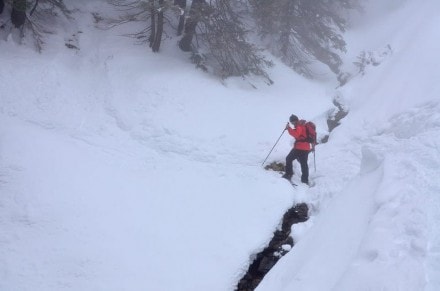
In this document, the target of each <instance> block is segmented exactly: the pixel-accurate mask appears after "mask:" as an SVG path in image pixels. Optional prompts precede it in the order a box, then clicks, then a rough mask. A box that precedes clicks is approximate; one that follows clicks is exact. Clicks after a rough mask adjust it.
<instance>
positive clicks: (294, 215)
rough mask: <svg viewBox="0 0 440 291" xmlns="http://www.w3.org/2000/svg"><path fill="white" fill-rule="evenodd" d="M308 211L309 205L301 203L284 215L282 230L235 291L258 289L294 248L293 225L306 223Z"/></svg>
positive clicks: (261, 253)
mask: <svg viewBox="0 0 440 291" xmlns="http://www.w3.org/2000/svg"><path fill="white" fill-rule="evenodd" d="M308 211H309V209H308V206H307V204H305V203H300V204H297V205H295V206H293V207H292V208H290V209H289V210H288V211H287V212H286V213H285V214H284V216H283V220H282V224H281V229H277V230H276V231H275V232H274V234H273V237H272V239H271V241H270V242H269V245H268V246H267V247H266V248H264V250H263V251H262V252H260V253H258V254H257V255H256V256H255V259H254V261H253V262H252V263H251V265H250V266H249V269H248V270H247V272H246V273H245V274H244V276H243V277H242V278H241V280H240V281H239V282H238V284H237V287H236V289H235V291H251V290H254V289H255V288H257V286H258V284H260V282H261V280H263V278H264V276H265V275H266V274H267V273H268V272H269V271H270V269H272V267H273V266H275V264H276V263H277V262H278V260H279V259H280V258H281V257H282V256H284V255H285V254H286V253H288V252H289V251H290V249H291V248H292V247H293V244H294V242H293V238H292V237H291V236H290V232H291V229H292V225H293V224H295V223H300V222H304V221H306V220H307V219H308Z"/></svg>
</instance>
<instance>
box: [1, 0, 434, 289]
mask: <svg viewBox="0 0 440 291" xmlns="http://www.w3.org/2000/svg"><path fill="white" fill-rule="evenodd" d="M66 2H68V4H69V5H70V6H71V7H76V8H77V9H78V10H77V11H76V12H75V14H74V16H75V18H76V21H75V22H74V23H72V24H71V26H65V28H64V31H63V32H62V33H61V31H60V33H58V34H56V35H53V36H50V37H49V38H48V40H47V44H46V49H45V51H44V52H43V53H42V54H37V53H35V52H33V50H32V49H30V48H28V47H27V46H25V45H21V46H20V45H18V44H16V42H15V41H14V40H13V38H12V37H8V38H6V39H0V51H1V53H0V64H1V65H0V229H1V232H0V233H1V234H0V262H1V264H0V290H8V291H19V290H20V291H23V290H32V291H35V290H41V291H43V290H44V291H47V290H57V291H58V290H85V291H88V290H90V291H91V290H94V291H95V290H106V291H107V290H115V291H116V290H118V291H120V290H127V291H135V290H163V291H165V290H166V291H170V290H173V291H174V290H176V291H177V290H179V291H180V290H188V291H189V290H191V291H194V290H222V291H223V290H233V289H234V287H235V284H236V283H237V281H238V280H239V278H240V277H241V275H243V272H244V271H245V270H246V268H247V266H248V264H249V263H250V260H251V259H252V255H253V254H254V253H256V252H257V251H259V250H261V249H262V248H264V246H265V244H266V243H267V242H268V241H269V240H270V238H271V235H272V232H273V231H274V230H275V228H276V227H277V226H278V224H279V222H280V219H281V217H282V215H283V213H284V211H285V210H286V209H288V208H289V207H291V206H292V205H293V204H294V203H296V202H298V201H305V202H307V203H309V206H310V208H311V219H310V220H309V222H307V223H306V224H303V225H302V226H298V227H296V226H295V227H294V233H295V238H296V239H297V240H298V244H297V245H296V246H295V247H294V248H293V250H292V251H291V252H290V253H289V254H288V255H287V256H286V257H284V258H283V259H282V260H281V261H280V262H279V264H278V265H277V266H276V267H275V268H274V269H273V270H272V271H271V272H270V273H269V275H268V276H267V277H266V278H265V280H264V281H263V283H262V284H261V285H260V287H259V289H260V290H293V289H295V290H331V289H332V288H333V289H334V290H363V289H362V288H364V290H370V289H374V290H376V289H385V290H421V289H424V288H425V287H426V288H425V289H427V290H436V287H439V286H440V285H439V284H440V282H438V280H439V278H440V276H439V274H438V273H436V270H439V268H438V266H439V258H438V255H439V249H440V248H439V238H438V235H439V234H440V230H439V229H438V227H437V223H436V221H438V219H439V215H440V203H439V200H438V197H437V196H438V195H437V194H438V193H439V192H440V191H439V190H440V189H439V182H438V181H437V180H438V168H439V164H440V157H439V146H440V141H439V137H438V133H439V127H440V121H439V118H440V113H439V112H440V110H439V109H440V108H439V107H440V105H439V97H438V96H439V94H438V93H440V92H439V84H438V81H437V80H438V79H440V78H438V77H439V74H438V73H437V72H436V70H435V68H436V67H438V62H439V60H438V58H437V59H436V58H435V56H436V51H437V50H438V47H439V43H438V39H439V38H438V34H439V33H438V31H437V30H436V27H438V24H439V23H438V21H439V20H438V19H439V17H438V12H437V11H439V9H438V8H439V7H438V4H436V3H435V1H433V0H431V1H425V2H424V3H423V4H419V3H417V1H415V0H414V1H406V2H405V1H395V2H396V3H397V2H398V3H397V4H398V5H397V4H396V7H397V8H393V9H394V10H393V11H392V14H389V15H391V17H389V18H386V19H384V18H380V19H382V20H381V21H382V22H378V23H379V24H380V25H382V26H383V27H382V28H381V27H378V26H373V27H371V26H368V27H367V26H362V25H361V24H359V26H357V27H356V30H358V31H353V32H352V35H350V39H351V41H350V44H351V50H350V51H351V52H353V55H349V56H348V57H351V58H353V56H354V55H356V54H357V53H358V52H359V50H361V49H363V48H364V47H365V48H366V49H368V50H370V49H381V48H383V47H384V46H386V45H387V44H390V46H391V47H392V50H393V53H392V55H390V56H389V57H387V58H385V59H384V60H383V62H382V64H381V65H380V66H378V67H368V68H367V73H366V75H365V76H362V77H361V76H357V77H354V78H353V79H352V80H351V81H350V82H349V83H348V84H347V85H346V86H344V87H342V88H339V89H337V90H335V89H334V85H333V84H328V83H326V84H323V83H317V82H311V81H308V80H305V79H303V78H300V77H298V76H296V75H295V74H293V73H292V72H291V71H290V70H289V69H287V68H285V67H284V66H282V65H281V64H276V66H275V68H273V70H272V77H273V79H274V81H275V84H274V85H273V86H266V85H265V84H264V83H263V82H261V81H258V80H252V81H251V82H252V85H254V86H256V87H257V89H255V88H253V86H252V85H251V84H249V82H250V81H249V80H248V81H243V80H240V79H230V80H227V81H225V82H224V83H221V82H219V81H218V80H216V79H214V78H212V77H210V76H209V75H206V74H204V73H203V72H200V71H196V70H194V68H193V66H192V65H191V64H189V63H188V61H187V60H186V59H185V57H182V53H181V52H180V51H179V50H178V49H177V48H176V41H177V39H171V40H168V41H167V42H166V43H165V44H164V45H163V47H162V51H161V53H160V54H151V53H150V52H148V50H147V49H146V48H145V47H141V46H133V45H132V41H131V40H130V39H127V38H123V37H120V36H119V34H120V31H118V30H116V31H115V30H105V31H102V30H98V29H96V28H95V27H94V25H93V20H94V19H93V17H92V15H91V12H95V11H98V10H99V11H102V10H105V11H107V12H108V13H111V11H112V8H111V7H107V6H105V5H104V4H103V2H102V1H85V0H81V1H66ZM390 13H391V12H390ZM2 17H4V16H2ZM408 19H411V20H412V21H408ZM118 29H130V27H128V28H127V27H125V28H118ZM375 29H377V31H380V32H381V34H377V33H375V32H374V30H375ZM415 32H417V33H419V34H418V35H417V34H415ZM69 39H73V40H74V41H75V44H76V45H78V46H79V48H80V50H71V49H68V48H66V46H65V42H66V41H69ZM382 40H383V41H382ZM373 44H374V45H373ZM335 96H339V99H340V100H342V102H343V103H344V104H345V105H346V106H347V107H348V108H349V109H350V114H349V115H348V116H347V117H346V119H344V122H343V124H342V125H341V126H340V127H338V128H337V129H336V130H335V131H333V132H332V135H331V136H330V140H329V142H328V143H327V144H323V145H320V146H319V147H318V149H317V153H316V162H317V170H316V172H314V171H313V167H311V169H312V170H311V178H312V179H313V180H314V181H315V182H316V186H315V187H313V188H310V189H304V188H299V189H297V190H294V189H292V187H291V185H289V184H288V183H287V182H286V181H284V180H282V179H280V178H279V175H278V174H277V173H274V172H268V171H265V170H263V169H262V167H261V163H262V161H263V159H264V158H265V157H266V155H267V153H268V152H269V150H270V149H271V147H272V146H273V144H274V142H275V141H276V139H277V138H278V137H279V135H280V134H281V132H282V130H283V129H284V125H285V122H286V120H287V118H288V116H289V115H290V114H292V113H295V114H297V115H299V116H300V117H303V118H306V119H313V120H314V121H315V122H316V123H317V125H318V130H319V131H320V132H321V134H325V133H326V130H327V128H326V123H325V118H326V114H327V112H328V111H329V110H330V109H332V108H333V104H332V100H333V98H334V97H335ZM290 142H291V140H290V138H289V137H288V136H287V135H284V136H283V138H282V139H281V140H280V142H279V144H278V145H277V147H276V148H275V150H274V152H273V153H272V155H271V156H270V158H269V161H274V160H275V161H278V160H283V159H284V156H285V155H286V154H287V152H288V151H289V149H290V146H291V144H290ZM312 161H313V160H312V158H311V159H310V165H311V166H312ZM296 168H297V169H298V167H296ZM436 280H437V281H436ZM399 288H400V289H399Z"/></svg>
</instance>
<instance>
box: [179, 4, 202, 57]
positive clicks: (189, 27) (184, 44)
mask: <svg viewBox="0 0 440 291" xmlns="http://www.w3.org/2000/svg"><path fill="white" fill-rule="evenodd" d="M204 3H205V1H204V0H193V1H192V4H191V9H190V10H189V17H188V19H187V20H186V23H185V31H184V33H183V37H182V39H181V40H180V41H179V47H180V49H181V50H183V51H185V52H189V51H191V43H192V40H193V37H194V34H195V32H196V27H197V23H198V21H199V18H200V16H201V14H202V12H203V11H202V7H203V4H204Z"/></svg>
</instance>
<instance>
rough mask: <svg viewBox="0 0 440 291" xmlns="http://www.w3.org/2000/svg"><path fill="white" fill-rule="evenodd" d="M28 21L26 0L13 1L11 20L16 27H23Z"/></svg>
mask: <svg viewBox="0 0 440 291" xmlns="http://www.w3.org/2000/svg"><path fill="white" fill-rule="evenodd" d="M25 21H26V0H14V2H12V12H11V22H12V24H14V26H15V27H21V26H22V25H23V24H24V22H25Z"/></svg>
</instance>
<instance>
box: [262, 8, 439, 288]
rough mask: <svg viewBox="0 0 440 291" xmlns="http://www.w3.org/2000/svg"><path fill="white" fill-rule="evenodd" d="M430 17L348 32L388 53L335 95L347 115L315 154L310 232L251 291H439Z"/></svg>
mask: <svg viewBox="0 0 440 291" xmlns="http://www.w3.org/2000/svg"><path fill="white" fill-rule="evenodd" d="M439 11H440V6H439V4H438V2H437V1H424V2H423V3H420V2H418V1H402V2H401V6H399V8H398V9H396V10H393V12H392V13H391V12H390V14H389V15H387V17H386V18H379V19H377V20H376V21H375V25H373V24H371V22H370V23H368V25H365V26H360V27H356V30H355V31H352V35H351V37H352V39H351V41H352V42H354V41H356V42H357V43H354V44H353V47H362V45H365V47H366V49H367V50H371V49H374V47H371V46H372V45H373V46H374V45H376V49H377V50H381V49H382V48H383V47H385V46H387V45H390V47H391V48H392V51H393V52H392V54H391V55H390V56H388V57H386V58H385V59H384V60H383V61H382V63H381V64H380V65H379V66H378V67H369V68H367V73H366V74H365V75H364V76H357V77H356V78H354V79H352V81H351V82H350V83H349V84H347V85H346V86H344V87H342V88H340V90H339V93H338V94H339V96H340V98H341V99H342V100H345V102H346V106H347V107H349V108H350V113H349V115H348V116H347V117H346V119H344V121H343V124H342V125H341V126H340V127H338V128H337V129H336V130H335V131H334V133H333V134H332V136H331V137H330V141H329V143H328V144H326V145H323V146H321V147H320V157H321V158H320V159H319V164H320V165H321V167H320V168H321V170H322V171H323V172H322V175H326V177H325V178H323V180H324V181H325V182H324V181H323V182H322V183H319V182H318V185H320V186H321V187H320V186H318V187H316V189H313V190H312V191H311V193H310V195H312V196H314V195H317V197H319V198H316V199H317V201H318V204H319V205H321V206H320V207H318V211H317V212H318V213H317V214H316V216H315V217H314V221H313V226H312V227H311V228H310V229H309V230H308V231H307V232H306V234H303V233H301V232H300V233H299V234H301V236H300V237H299V238H300V240H299V242H298V244H297V245H296V246H295V247H294V248H293V250H292V251H291V252H290V253H289V254H288V255H286V257H284V258H283V259H282V260H281V261H280V262H279V263H278V264H277V265H276V267H275V268H274V269H272V270H271V272H270V273H269V274H268V275H267V276H266V277H265V280H264V281H263V283H262V284H261V285H260V286H259V288H257V290H259V291H260V290H261V291H262V290H408V291H409V290H438V289H439V288H440V273H439V270H440V268H439V267H440V252H439V250H440V236H439V234H440V228H439V221H440V220H439V218H440V215H439V214H440V197H439V195H438V194H439V193H440V185H439V181H440V180H439V173H440V172H439V169H440V84H439V82H438V80H440V73H439V71H438V69H436V68H438V67H439V66H440V59H439V58H438V57H437V55H438V52H439V51H440V42H439V39H440V32H439V30H438V27H439V26H440V14H439V13H440V12H439ZM360 35H362V36H364V38H360V37H359V36H360ZM380 40H382V41H385V42H383V43H381V42H380ZM368 45H369V46H370V47H368ZM324 183H328V186H329V187H326V188H324V187H325V184H324ZM333 183H336V184H338V187H333V186H332V185H333ZM335 190H336V191H335Z"/></svg>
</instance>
